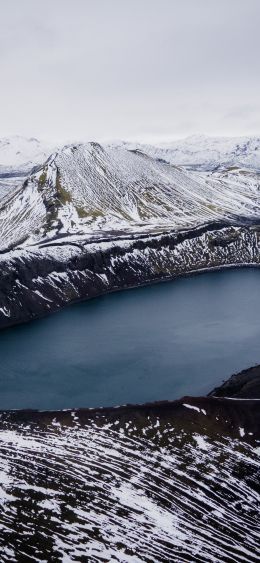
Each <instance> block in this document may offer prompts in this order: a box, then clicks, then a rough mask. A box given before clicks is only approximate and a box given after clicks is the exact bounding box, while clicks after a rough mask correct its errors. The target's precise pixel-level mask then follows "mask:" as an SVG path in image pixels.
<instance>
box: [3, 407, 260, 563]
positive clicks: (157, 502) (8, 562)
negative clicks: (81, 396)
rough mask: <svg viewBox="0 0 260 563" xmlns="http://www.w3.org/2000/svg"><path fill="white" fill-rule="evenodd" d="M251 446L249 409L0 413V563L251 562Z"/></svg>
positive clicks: (254, 513) (255, 466)
mask: <svg viewBox="0 0 260 563" xmlns="http://www.w3.org/2000/svg"><path fill="white" fill-rule="evenodd" d="M259 437H260V434H259V408H258V401H257V400H255V401H254V400H251V401H250V400H244V401H243V400H228V399H207V398H204V399H203V398H200V399H195V398H188V397H186V398H185V400H182V401H176V402H175V403H168V404H167V403H164V404H160V403H157V404H154V405H146V406H141V407H121V408H116V409H102V410H92V411H90V410H89V411H88V410H84V409H82V410H80V411H68V410H67V411H60V412H51V411H49V412H45V413H44V412H36V411H22V412H21V411H20V412H19V411H12V412H9V413H8V412H7V413H2V416H1V420H0V463H1V485H0V495H1V503H0V523H1V536H2V538H3V540H4V541H3V546H2V550H1V562H2V563H16V562H17V561H24V562H27V561H35V562H36V561H37V562H38V561H46V562H47V561H50V562H51V561H53V562H54V561H55V562H57V563H58V562H64V563H65V562H68V563H69V562H72V561H75V562H81V561H82V562H89V563H101V562H103V563H105V562H111V563H112V562H113V563H148V562H149V563H170V562H171V563H174V562H175V563H185V562H186V563H189V562H190V563H224V562H227V563H228V562H229V563H257V562H258V561H259V557H258V555H259V502H260V489H259V454H260V448H259ZM34 554H35V555H34Z"/></svg>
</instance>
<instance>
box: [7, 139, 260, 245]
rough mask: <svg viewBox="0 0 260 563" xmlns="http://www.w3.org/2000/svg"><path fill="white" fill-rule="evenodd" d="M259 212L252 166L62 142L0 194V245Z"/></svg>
mask: <svg viewBox="0 0 260 563" xmlns="http://www.w3.org/2000/svg"><path fill="white" fill-rule="evenodd" d="M259 216H260V197H259V177H258V174H257V173H255V172H254V171H251V170H248V169H245V168H238V167H235V168H234V167H231V168H229V167H228V168H225V169H221V170H218V171H215V172H214V173H210V174H205V173H198V172H191V171H187V170H185V169H180V168H178V167H176V166H174V165H171V164H168V163H167V162H165V161H164V160H162V159H160V158H159V159H158V158H156V157H152V156H148V155H147V154H144V152H142V151H140V150H132V149H131V150H129V149H127V148H126V147H125V146H117V147H111V146H107V147H102V146H101V145H99V144H97V143H87V144H80V145H70V146H67V147H64V148H63V149H61V150H59V151H57V152H56V153H54V154H53V155H51V157H50V158H49V159H48V160H47V162H46V163H45V164H44V165H43V166H40V167H38V168H37V170H34V171H33V172H32V173H31V175H30V176H29V177H28V179H27V180H26V182H25V183H24V185H23V186H22V187H20V188H18V189H17V190H16V191H15V192H12V193H11V194H10V195H8V197H6V198H4V199H3V201H2V206H1V208H0V241H1V243H0V248H1V249H2V250H4V249H6V248H10V246H13V247H15V246H17V245H20V244H21V242H23V244H25V245H28V244H31V243H36V242H39V241H41V240H42V239H44V238H45V237H48V239H49V240H50V239H51V238H54V237H57V236H58V235H63V236H64V235H67V236H72V235H74V236H75V235H80V236H82V235H85V236H88V237H93V235H95V237H98V238H100V237H101V238H102V237H104V235H106V236H109V237H111V236H113V233H114V235H115V234H116V233H117V234H120V233H122V232H123V233H135V234H138V233H141V232H149V233H156V232H163V231H164V230H165V229H166V230H169V229H183V228H185V229H187V228H191V227H194V226H198V225H202V224H206V223H209V222H212V221H219V220H224V219H225V220H226V221H229V222H232V221H237V220H238V218H241V217H244V218H251V219H252V218H257V217H259Z"/></svg>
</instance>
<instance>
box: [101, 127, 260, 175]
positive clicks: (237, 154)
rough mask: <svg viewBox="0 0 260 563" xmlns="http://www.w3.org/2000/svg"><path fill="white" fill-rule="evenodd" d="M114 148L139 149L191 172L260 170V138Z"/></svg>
mask: <svg viewBox="0 0 260 563" xmlns="http://www.w3.org/2000/svg"><path fill="white" fill-rule="evenodd" d="M111 145H112V146H125V148H127V149H132V150H134V149H137V150H141V151H143V152H145V153H146V154H149V155H151V156H153V157H155V158H162V159H164V160H166V161H167V162H169V163H171V164H174V165H175V166H184V167H186V168H188V169H192V170H214V169H218V168H222V167H223V166H224V167H227V166H229V167H230V166H240V167H245V168H253V169H255V170H260V137H207V136H205V135H193V136H191V137H187V138H186V139H180V140H178V141H174V142H171V143H162V144H160V145H147V144H141V143H135V142H124V141H119V142H117V143H111Z"/></svg>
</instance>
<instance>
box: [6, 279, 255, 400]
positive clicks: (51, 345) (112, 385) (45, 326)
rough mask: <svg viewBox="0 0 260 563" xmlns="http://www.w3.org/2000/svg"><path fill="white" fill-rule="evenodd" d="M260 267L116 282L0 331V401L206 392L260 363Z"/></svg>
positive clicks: (169, 396)
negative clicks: (143, 283) (130, 285)
mask: <svg viewBox="0 0 260 563" xmlns="http://www.w3.org/2000/svg"><path fill="white" fill-rule="evenodd" d="M259 296H260V270H257V269H248V270H246V269H241V270H226V271H223V272H215V273H209V274H203V275H199V276H194V277H190V278H183V279H178V280H176V281H173V282H169V283H161V284H157V285H153V286H150V287H144V288H139V289H133V290H128V291H122V292H119V293H114V294H110V295H106V296H104V297H99V298H96V299H93V300H92V301H87V302H85V303H80V304H77V305H73V306H71V307H69V308H67V309H66V310H63V311H61V312H59V313H57V314H55V315H51V316H49V317H46V318H45V319H41V320H38V321H33V322H31V323H29V324H26V325H21V326H18V327H15V328H12V329H8V330H5V331H2V332H0V359H1V370H0V409H10V408H15V409H17V408H39V409H61V408H74V407H93V406H110V405H119V404H125V403H142V402H146V401H156V400H163V399H168V400H171V399H176V398H179V397H181V396H183V395H201V394H206V393H208V392H209V391H210V390H211V389H213V387H215V386H216V385H219V384H220V383H221V382H222V381H223V380H224V379H226V378H227V377H228V376H229V375H231V374H232V373H234V372H237V371H240V370H242V369H244V368H246V367H249V366H252V365H253V364H255V363H260V299H259Z"/></svg>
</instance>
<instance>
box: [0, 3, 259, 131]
mask: <svg viewBox="0 0 260 563" xmlns="http://www.w3.org/2000/svg"><path fill="white" fill-rule="evenodd" d="M0 8H1V10H0V14H1V34H0V70H1V84H0V137H2V136H5V135H14V134H20V135H26V136H36V137H39V138H43V139H46V140H51V141H69V140H77V139H78V140H89V139H98V140H102V139H111V138H116V139H119V138H127V139H129V138H135V139H140V140H147V141H149V140H151V141H153V140H156V139H160V140H162V139H165V140H168V139H169V138H177V137H183V136H186V135H191V134H197V133H199V134H201V133H205V134H210V135H214V134H217V135H222V134H223V135H247V134H260V72H259V64H260V63H259V54H260V33H259V26H260V19H259V18H260V0H37V1H36V0H8V2H7V0H0Z"/></svg>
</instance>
